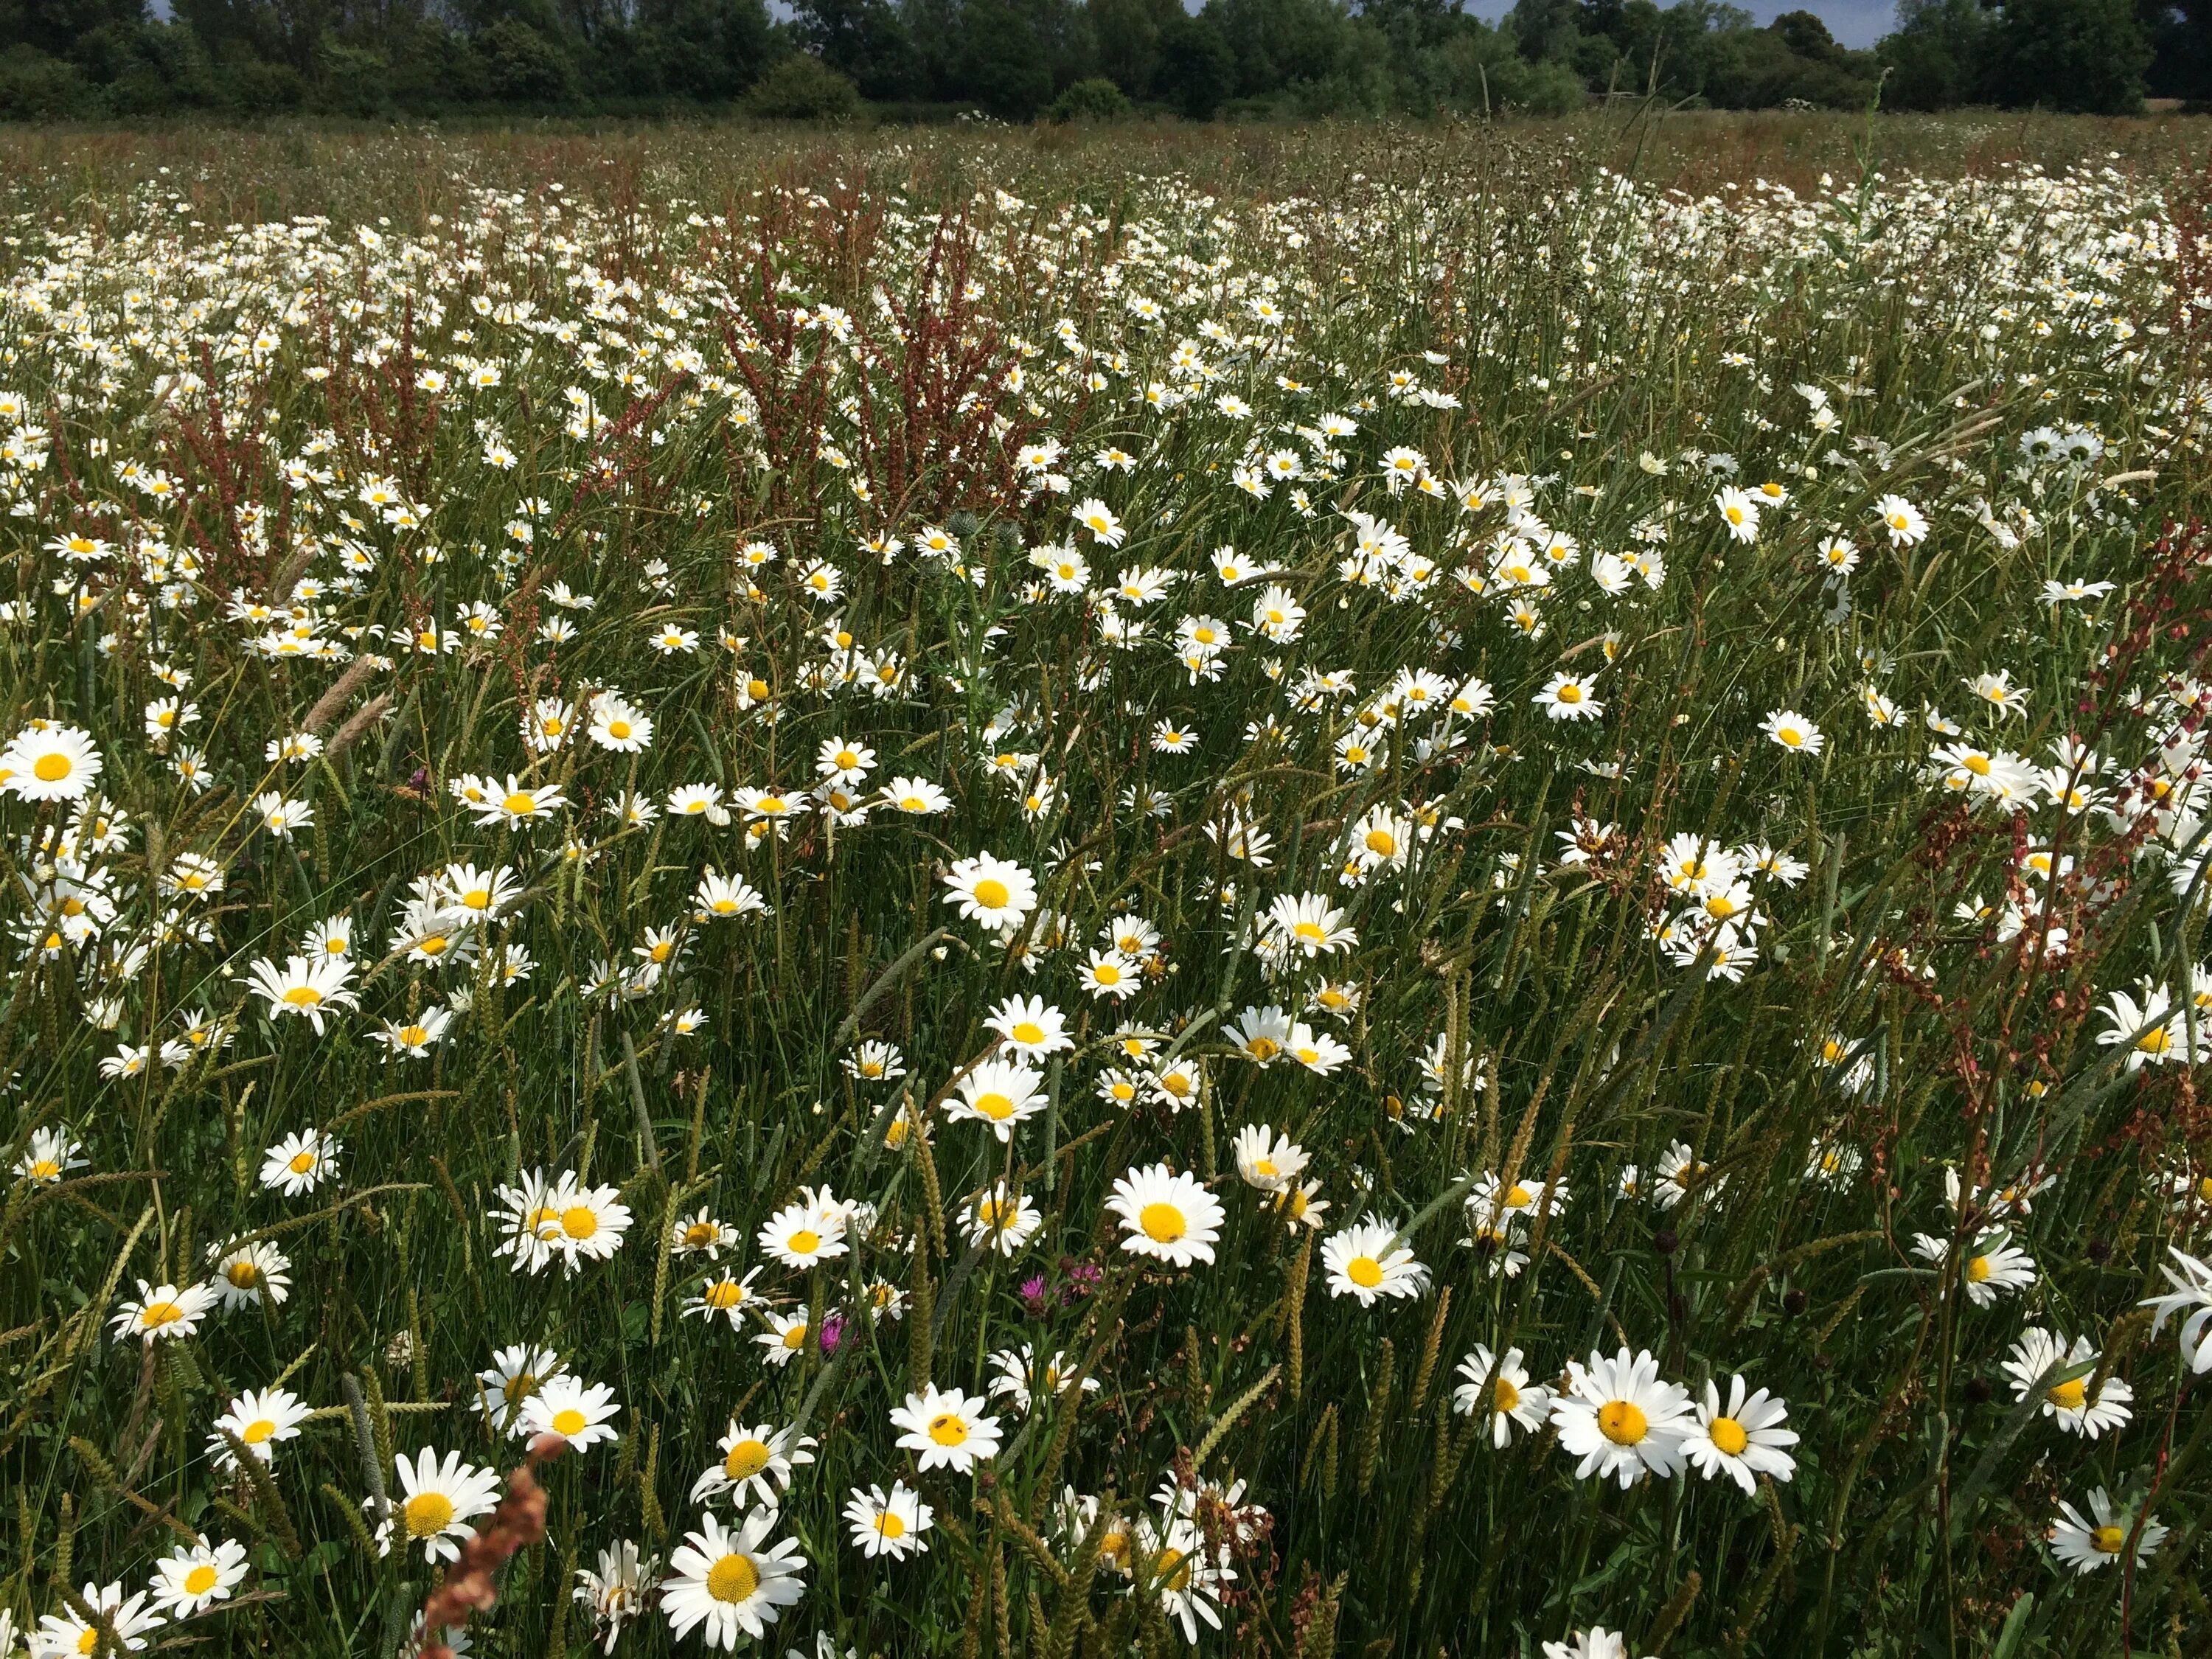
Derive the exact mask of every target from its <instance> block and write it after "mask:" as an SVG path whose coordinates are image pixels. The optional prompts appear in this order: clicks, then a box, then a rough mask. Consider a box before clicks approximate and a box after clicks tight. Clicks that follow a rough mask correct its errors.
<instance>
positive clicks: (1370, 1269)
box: [1344, 1255, 1383, 1291]
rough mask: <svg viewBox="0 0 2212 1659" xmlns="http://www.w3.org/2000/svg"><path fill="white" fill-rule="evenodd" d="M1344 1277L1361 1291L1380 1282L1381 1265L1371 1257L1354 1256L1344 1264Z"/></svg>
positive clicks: (1370, 1288) (1381, 1280)
mask: <svg viewBox="0 0 2212 1659" xmlns="http://www.w3.org/2000/svg"><path fill="white" fill-rule="evenodd" d="M1344 1276H1345V1277H1346V1279H1350V1280H1351V1281H1352V1283H1353V1284H1355V1285H1358V1286H1359V1288H1360V1289H1361V1290H1363V1291H1371V1290H1373V1289H1374V1288H1375V1287H1376V1285H1380V1284H1381V1283H1382V1282H1383V1264H1382V1263H1381V1262H1379V1261H1376V1259H1375V1258H1374V1257H1373V1256H1371V1255H1355V1256H1354V1257H1352V1260H1351V1261H1347V1262H1346V1263H1345V1264H1344Z"/></svg>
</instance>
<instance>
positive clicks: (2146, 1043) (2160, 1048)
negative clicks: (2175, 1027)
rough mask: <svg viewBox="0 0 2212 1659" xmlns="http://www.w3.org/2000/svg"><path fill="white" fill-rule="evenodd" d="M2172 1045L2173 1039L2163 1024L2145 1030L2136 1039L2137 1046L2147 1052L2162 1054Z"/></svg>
mask: <svg viewBox="0 0 2212 1659" xmlns="http://www.w3.org/2000/svg"><path fill="white" fill-rule="evenodd" d="M2172 1046H2173V1039H2172V1036H2170V1035H2169V1034H2168V1033H2167V1031H2166V1027H2164V1026H2163V1025H2160V1026H2159V1027H2157V1028H2156V1029H2154V1030H2148V1031H2145V1032H2144V1033H2143V1034H2142V1036H2139V1037H2137V1038H2136V1048H2139V1049H2141V1050H2142V1052H2143V1053H2144V1054H2164V1053H2165V1052H2166V1050H2167V1049H2168V1048H2171V1047H2172Z"/></svg>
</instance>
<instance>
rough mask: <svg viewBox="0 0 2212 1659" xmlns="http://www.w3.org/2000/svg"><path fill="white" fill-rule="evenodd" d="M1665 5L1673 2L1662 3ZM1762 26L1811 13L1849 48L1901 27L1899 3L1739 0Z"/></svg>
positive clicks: (1480, 3) (1497, 7)
mask: <svg viewBox="0 0 2212 1659" xmlns="http://www.w3.org/2000/svg"><path fill="white" fill-rule="evenodd" d="M1658 3H1659V4H1660V5H1662V6H1664V5H1667V4H1668V3H1669V0H1658ZM1735 3H1737V4H1740V5H1742V6H1743V7H1744V9H1746V10H1747V11H1748V12H1750V14H1751V15H1753V17H1755V18H1757V19H1758V20H1759V21H1760V22H1762V23H1767V22H1771V21H1773V20H1774V19H1775V18H1777V17H1778V16H1780V15H1782V14H1783V13H1784V12H1785V11H1809V12H1812V13H1814V15H1816V16H1818V17H1819V18H1820V21H1822V22H1824V23H1826V25H1827V26H1828V33H1831V34H1832V35H1834V36H1835V37H1836V39H1837V40H1840V41H1842V42H1843V44H1844V45H1845V46H1872V45H1873V44H1874V43H1875V41H1877V40H1881V37H1882V36H1883V35H1885V34H1887V33H1889V32H1890V30H1892V29H1893V28H1894V27H1897V4H1896V0H1779V3H1778V0H1735ZM1468 9H1470V10H1471V11H1473V12H1474V14H1475V15H1477V16H1480V17H1486V18H1488V19H1490V20H1491V21H1492V22H1495V21H1497V20H1498V19H1499V18H1501V17H1503V16H1504V15H1505V14H1506V13H1507V12H1509V11H1510V10H1512V9H1513V4H1512V0H1470V4H1469V7H1468Z"/></svg>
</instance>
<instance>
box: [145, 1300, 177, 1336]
mask: <svg viewBox="0 0 2212 1659" xmlns="http://www.w3.org/2000/svg"><path fill="white" fill-rule="evenodd" d="M184 1316H185V1310H183V1309H182V1308H179V1306H178V1305H177V1304H175V1303H173V1302H149V1303H148V1304H146V1305H145V1307H144V1308H143V1309H142V1310H140V1311H139V1315H138V1322H139V1323H140V1324H141V1325H143V1326H144V1327H145V1328H147V1329H148V1330H149V1331H158V1330H161V1329H162V1328H165V1327H167V1326H170V1325H173V1324H175V1323H176V1322H178V1321H179V1320H180V1319H182V1318H183V1317H184Z"/></svg>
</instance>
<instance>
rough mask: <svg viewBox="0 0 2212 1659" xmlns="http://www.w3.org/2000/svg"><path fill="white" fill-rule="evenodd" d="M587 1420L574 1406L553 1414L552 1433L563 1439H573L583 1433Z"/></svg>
mask: <svg viewBox="0 0 2212 1659" xmlns="http://www.w3.org/2000/svg"><path fill="white" fill-rule="evenodd" d="M587 1423H588V1419H586V1417H585V1416H584V1414H583V1413H581V1412H580V1411H578V1410H577V1409H576V1408H575V1407H574V1406H570V1407H567V1408H566V1409H565V1410H562V1411H557V1412H555V1413H553V1432H554V1433H556V1434H557V1435H559V1436H561V1437H562V1438H563V1439H574V1437H576V1436H578V1435H580V1434H581V1433H583V1431H584V1430H585V1428H586V1426H587Z"/></svg>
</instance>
